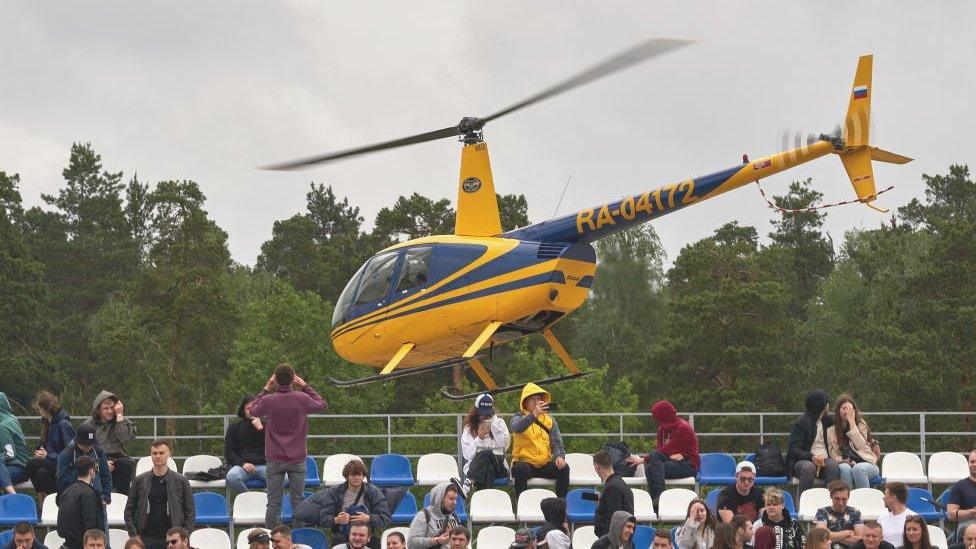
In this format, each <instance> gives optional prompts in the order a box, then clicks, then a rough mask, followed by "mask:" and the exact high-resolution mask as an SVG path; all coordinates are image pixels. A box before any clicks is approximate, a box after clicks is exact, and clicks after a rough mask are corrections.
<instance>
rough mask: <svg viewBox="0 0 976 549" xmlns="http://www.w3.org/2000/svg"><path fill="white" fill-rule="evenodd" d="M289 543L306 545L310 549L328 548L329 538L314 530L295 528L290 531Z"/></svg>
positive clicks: (323, 533)
mask: <svg viewBox="0 0 976 549" xmlns="http://www.w3.org/2000/svg"><path fill="white" fill-rule="evenodd" d="M291 541H292V543H301V544H304V545H308V546H309V547H311V548H312V549H327V548H328V547H329V538H327V537H326V535H325V532H323V531H321V530H318V529H316V528H295V529H294V530H292V531H291Z"/></svg>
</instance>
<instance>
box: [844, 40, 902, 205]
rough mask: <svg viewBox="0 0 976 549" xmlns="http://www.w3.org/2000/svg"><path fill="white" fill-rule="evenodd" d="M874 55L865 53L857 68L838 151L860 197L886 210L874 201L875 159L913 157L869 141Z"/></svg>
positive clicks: (894, 160) (898, 162) (886, 159)
mask: <svg viewBox="0 0 976 549" xmlns="http://www.w3.org/2000/svg"><path fill="white" fill-rule="evenodd" d="M873 60H874V56H872V55H863V56H861V58H860V59H858V61H857V71H856V72H855V73H854V85H853V86H852V88H851V99H850V102H849V103H848V104H847V116H846V117H845V119H844V133H843V136H842V139H843V142H844V146H843V148H842V149H841V150H839V151H837V152H838V154H839V155H840V159H841V162H843V163H844V169H845V170H847V176H848V177H849V178H850V179H851V185H853V186H854V192H855V193H857V198H858V200H860V201H861V202H864V203H865V204H867V205H868V207H870V208H873V209H875V210H878V211H880V212H887V211H888V210H886V209H884V208H879V207H877V206H875V205H874V204H872V202H874V199H875V198H876V197H877V195H878V191H877V188H876V186H875V183H874V169H873V168H872V166H871V161H872V160H877V161H879V162H890V163H893V164H905V163H907V162H911V161H912V159H911V158H908V157H906V156H901V155H899V154H895V153H892V152H888V151H886V150H883V149H879V148H876V147H872V146H871V144H870V130H871V95H872V93H873V90H872V89H871V69H872V62H873Z"/></svg>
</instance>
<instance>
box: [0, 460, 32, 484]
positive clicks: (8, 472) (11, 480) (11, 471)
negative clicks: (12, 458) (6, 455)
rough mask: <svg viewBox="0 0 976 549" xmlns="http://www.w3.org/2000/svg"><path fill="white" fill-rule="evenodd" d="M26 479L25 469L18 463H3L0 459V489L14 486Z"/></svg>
mask: <svg viewBox="0 0 976 549" xmlns="http://www.w3.org/2000/svg"><path fill="white" fill-rule="evenodd" d="M25 480H27V469H25V468H24V467H21V466H20V465H4V463H3V460H2V459H0V490H6V489H7V486H16V485H18V484H20V483H21V482H24V481H25Z"/></svg>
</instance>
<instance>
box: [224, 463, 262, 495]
mask: <svg viewBox="0 0 976 549" xmlns="http://www.w3.org/2000/svg"><path fill="white" fill-rule="evenodd" d="M254 467H255V468H256V470H255V471H254V473H248V472H247V471H245V470H244V468H243V467H241V466H240V465H235V466H233V467H231V468H230V471H227V478H226V480H227V491H228V492H230V495H231V496H234V495H237V494H240V493H242V492H247V485H246V484H244V482H245V481H248V480H252V479H261V480H265V474H264V473H265V469H267V466H265V465H255V466H254Z"/></svg>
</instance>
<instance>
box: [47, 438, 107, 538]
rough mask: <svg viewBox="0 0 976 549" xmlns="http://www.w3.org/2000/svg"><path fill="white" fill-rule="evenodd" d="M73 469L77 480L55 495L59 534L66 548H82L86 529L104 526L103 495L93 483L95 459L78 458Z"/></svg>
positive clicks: (102, 527) (99, 528)
mask: <svg viewBox="0 0 976 549" xmlns="http://www.w3.org/2000/svg"><path fill="white" fill-rule="evenodd" d="M75 471H76V472H77V474H78V480H76V481H75V482H74V483H73V484H71V485H70V486H68V487H67V488H65V490H64V491H63V492H61V495H60V496H59V498H58V523H57V525H58V535H59V536H61V537H62V538H64V546H65V547H67V548H68V549H82V546H83V545H84V537H85V532H86V531H88V530H104V529H105V520H104V518H103V517H104V515H103V514H102V498H101V497H100V496H99V494H98V492H96V491H95V488H94V487H92V480H93V479H94V478H95V460H93V459H92V458H90V457H87V456H84V457H80V458H78V461H76V462H75Z"/></svg>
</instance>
